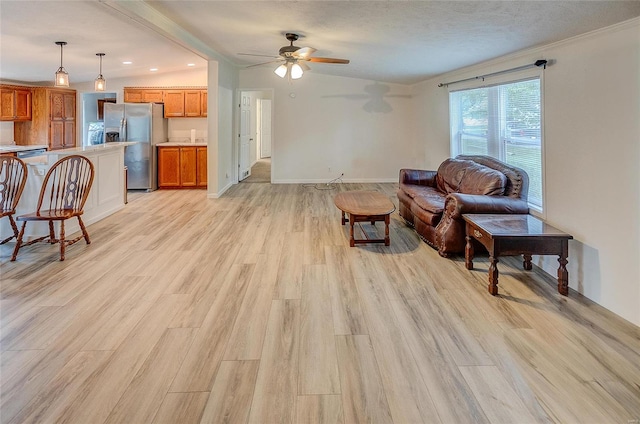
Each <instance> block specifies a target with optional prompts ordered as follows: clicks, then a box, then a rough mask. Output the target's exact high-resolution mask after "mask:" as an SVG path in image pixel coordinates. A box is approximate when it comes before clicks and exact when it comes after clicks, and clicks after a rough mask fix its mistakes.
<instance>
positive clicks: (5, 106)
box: [0, 85, 31, 121]
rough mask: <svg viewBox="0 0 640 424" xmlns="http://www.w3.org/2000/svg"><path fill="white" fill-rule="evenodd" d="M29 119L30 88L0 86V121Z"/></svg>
mask: <svg viewBox="0 0 640 424" xmlns="http://www.w3.org/2000/svg"><path fill="white" fill-rule="evenodd" d="M30 119H31V88H27V87H19V86H7V85H3V86H0V121H28V120H30Z"/></svg>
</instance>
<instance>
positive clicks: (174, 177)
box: [158, 147, 180, 188]
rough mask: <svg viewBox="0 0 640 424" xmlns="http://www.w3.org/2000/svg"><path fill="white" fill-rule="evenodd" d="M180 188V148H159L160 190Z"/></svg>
mask: <svg viewBox="0 0 640 424" xmlns="http://www.w3.org/2000/svg"><path fill="white" fill-rule="evenodd" d="M179 187H180V147H158V188H179Z"/></svg>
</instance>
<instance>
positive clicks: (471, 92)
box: [449, 78, 543, 211]
mask: <svg viewBox="0 0 640 424" xmlns="http://www.w3.org/2000/svg"><path fill="white" fill-rule="evenodd" d="M449 107H450V109H451V110H450V124H451V152H452V154H453V155H454V156H455V155H459V154H464V155H487V156H493V157H494V158H496V159H499V160H501V161H503V162H506V163H508V164H509V165H513V166H517V167H519V168H522V169H524V170H525V171H526V172H527V174H528V175H529V205H530V206H531V207H532V208H534V209H537V210H539V211H542V198H543V197H542V131H541V128H542V126H541V123H542V120H541V113H540V79H539V78H535V79H529V80H526V81H518V82H512V83H508V84H500V85H494V86H491V87H482V88H474V89H468V90H460V91H452V92H451V93H449Z"/></svg>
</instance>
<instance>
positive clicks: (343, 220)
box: [341, 211, 347, 225]
mask: <svg viewBox="0 0 640 424" xmlns="http://www.w3.org/2000/svg"><path fill="white" fill-rule="evenodd" d="M341 212H342V225H344V224H345V223H346V222H347V220H346V219H344V211H341Z"/></svg>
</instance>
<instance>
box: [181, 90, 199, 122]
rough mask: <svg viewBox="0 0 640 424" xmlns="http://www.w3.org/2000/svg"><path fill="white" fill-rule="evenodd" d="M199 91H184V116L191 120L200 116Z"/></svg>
mask: <svg viewBox="0 0 640 424" xmlns="http://www.w3.org/2000/svg"><path fill="white" fill-rule="evenodd" d="M201 96H202V94H201V91H200V90H185V91H184V116H185V117H189V118H193V117H200V116H202V100H201Z"/></svg>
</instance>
